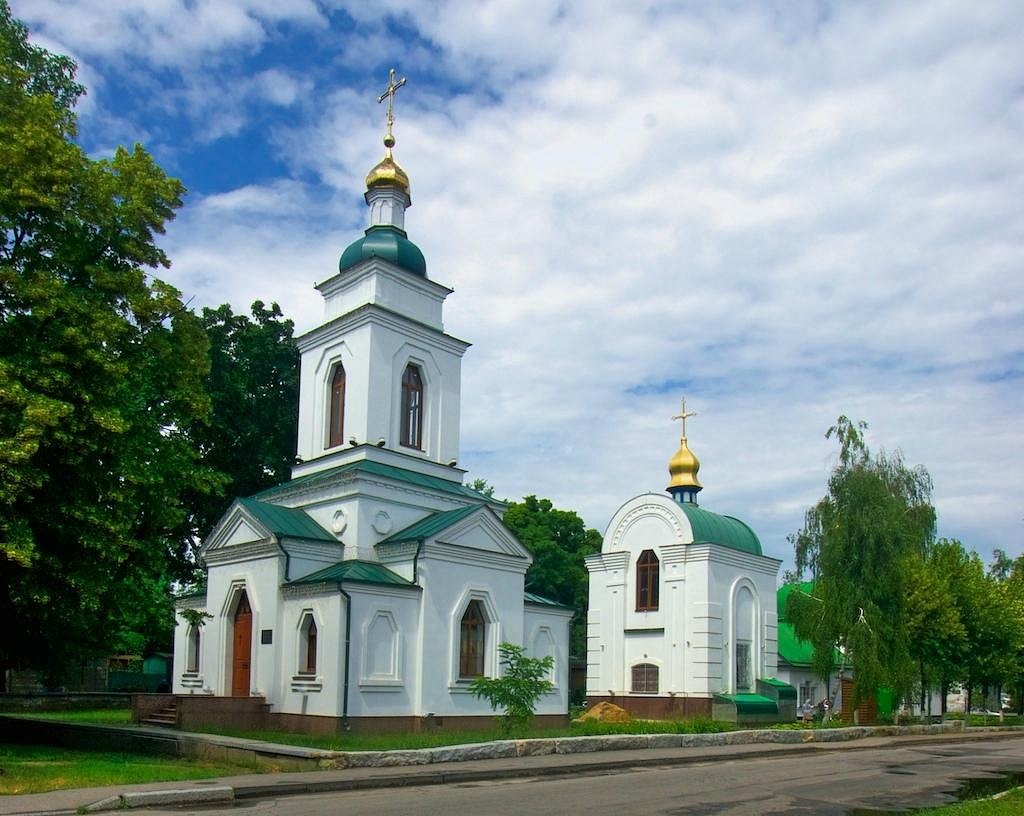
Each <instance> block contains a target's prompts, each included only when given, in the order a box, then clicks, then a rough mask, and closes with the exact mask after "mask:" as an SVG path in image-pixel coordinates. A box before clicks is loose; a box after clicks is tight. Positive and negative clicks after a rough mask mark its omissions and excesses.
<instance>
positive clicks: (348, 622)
mask: <svg viewBox="0 0 1024 816" xmlns="http://www.w3.org/2000/svg"><path fill="white" fill-rule="evenodd" d="M338 592H340V593H341V595H342V597H343V598H344V599H345V676H344V682H343V685H342V691H341V722H342V724H343V725H344V727H345V730H348V674H349V658H350V656H351V654H352V648H351V647H352V596H351V595H349V594H348V593H347V592H346V591H345V589H344V587H342V585H341V581H338Z"/></svg>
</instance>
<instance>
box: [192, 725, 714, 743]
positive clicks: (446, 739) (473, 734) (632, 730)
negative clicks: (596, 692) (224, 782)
mask: <svg viewBox="0 0 1024 816" xmlns="http://www.w3.org/2000/svg"><path fill="white" fill-rule="evenodd" d="M733 729H734V726H731V725H729V724H728V723H718V722H712V721H711V720H706V719H695V720H669V721H659V722H655V721H652V720H635V721H633V722H630V723H600V722H583V723H572V724H571V725H570V726H568V727H566V728H547V729H542V730H536V731H530V732H527V733H524V734H519V735H513V737H531V738H537V739H540V738H544V737H586V736H603V735H606V734H706V733H713V732H720V731H731V730H733ZM210 733H217V734H226V735H228V736H232V737H244V738H246V739H256V740H263V741H264V742H277V743H281V744H284V745H301V746H304V747H307V748H320V749H323V750H325V751H390V750H396V749H410V748H439V747H442V746H445V745H462V744H464V743H472V742H489V741H491V740H501V739H509V737H508V736H507V735H505V734H502V733H501V732H500V731H499V730H498V728H497V727H494V728H488V729H478V730H473V731H454V730H453V731H447V730H444V729H439V730H436V731H420V732H417V733H409V734H331V735H315V734H291V733H288V732H285V731H245V730H240V729H229V728H218V729H216V730H215V731H213V730H211V731H210Z"/></svg>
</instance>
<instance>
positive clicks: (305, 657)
mask: <svg viewBox="0 0 1024 816" xmlns="http://www.w3.org/2000/svg"><path fill="white" fill-rule="evenodd" d="M299 674H316V621H315V620H313V615H312V614H309V613H307V614H306V616H305V617H304V618H303V619H302V626H300V627H299Z"/></svg>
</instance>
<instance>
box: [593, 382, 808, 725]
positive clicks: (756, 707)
mask: <svg viewBox="0 0 1024 816" xmlns="http://www.w3.org/2000/svg"><path fill="white" fill-rule="evenodd" d="M694 415H695V414H694V413H693V412H687V410H686V402H685V400H684V402H683V406H682V411H681V412H680V414H679V415H678V416H676V417H673V419H678V420H681V421H682V423H683V426H682V437H681V439H680V443H679V449H678V450H677V451H676V453H675V455H674V456H673V457H672V459H671V460H670V462H669V467H668V470H669V476H670V481H669V484H668V488H667V492H666V493H644V494H642V495H639V496H636V497H635V498H632V499H630V500H629V501H627V502H626V503H625V504H623V505H622V506H621V507H620V508H619V509H618V510H617V511H616V513H615V515H614V516H613V517H612V519H611V521H610V522H609V524H608V529H607V531H606V532H605V535H604V540H603V542H602V545H601V552H600V553H598V554H595V555H591V556H588V557H587V559H586V562H585V564H586V568H587V570H588V572H589V573H590V609H589V612H588V615H587V674H586V694H587V702H588V704H596V703H599V702H602V701H604V702H610V703H613V704H615V705H617V706H620V707H621V708H624V709H626V710H627V711H629V712H630V713H631V714H632V715H633V716H635V717H642V718H653V719H667V718H678V717H689V716H707V717H714V718H715V719H719V720H726V721H731V722H776V721H777V722H791V721H792V720H793V719H795V717H796V703H797V700H796V690H795V689H794V688H793V687H792V686H791V685H789V684H788V683H786V682H783V681H781V680H779V679H777V677H776V675H777V673H778V615H777V613H776V582H777V578H778V572H779V566H780V565H781V563H782V562H781V561H779V560H778V559H775V558H771V557H769V556H766V555H765V554H764V553H763V552H762V550H761V542H760V540H759V539H758V537H757V534H756V533H755V532H754V531H753V530H752V529H751V528H750V527H749V526H748V525H747V524H745V523H744V522H743V521H740V520H739V519H737V518H733V517H732V516H725V515H719V514H717V513H713V512H711V511H710V510H707V509H705V508H704V507H701V506H700V505H698V503H697V494H698V493H699V492H700V491H701V490H702V485H701V484H700V482H699V481H698V479H697V471H698V470H699V469H700V461H699V460H698V459H697V457H696V456H695V455H694V454H693V452H692V451H691V450H690V448H689V445H688V443H687V439H686V420H687V418H689V417H691V416H694Z"/></svg>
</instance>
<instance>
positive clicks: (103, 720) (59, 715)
mask: <svg viewBox="0 0 1024 816" xmlns="http://www.w3.org/2000/svg"><path fill="white" fill-rule="evenodd" d="M4 716H10V717H33V718H35V719H40V720H60V721H61V722H73V723H96V724H97V725H131V722H132V710H131V709H130V708H89V709H83V710H81V711H18V712H14V711H8V712H4Z"/></svg>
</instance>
